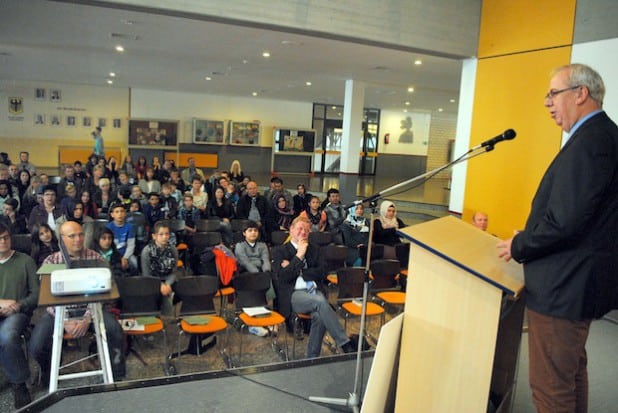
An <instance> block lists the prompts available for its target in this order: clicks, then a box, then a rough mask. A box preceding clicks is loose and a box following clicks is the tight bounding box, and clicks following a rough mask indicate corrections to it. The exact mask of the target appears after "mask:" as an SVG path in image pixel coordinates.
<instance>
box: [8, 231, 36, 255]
mask: <svg viewBox="0 0 618 413" xmlns="http://www.w3.org/2000/svg"><path fill="white" fill-rule="evenodd" d="M11 248H13V249H14V250H15V251H19V252H23V253H24V254H27V255H30V253H31V252H32V237H31V236H30V234H13V235H11Z"/></svg>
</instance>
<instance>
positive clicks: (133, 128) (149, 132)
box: [129, 119, 178, 146]
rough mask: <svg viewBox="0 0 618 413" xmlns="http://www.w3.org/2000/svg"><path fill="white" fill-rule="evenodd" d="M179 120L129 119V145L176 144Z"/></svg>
mask: <svg viewBox="0 0 618 413" xmlns="http://www.w3.org/2000/svg"><path fill="white" fill-rule="evenodd" d="M177 139H178V121H175V120H154V119H153V120H148V119H130V120H129V145H140V146H150V145H156V146H176V143H177Z"/></svg>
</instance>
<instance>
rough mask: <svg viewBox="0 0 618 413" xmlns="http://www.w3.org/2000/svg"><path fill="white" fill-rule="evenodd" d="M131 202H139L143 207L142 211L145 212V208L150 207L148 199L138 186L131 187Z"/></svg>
mask: <svg viewBox="0 0 618 413" xmlns="http://www.w3.org/2000/svg"><path fill="white" fill-rule="evenodd" d="M131 200H132V201H139V203H140V205H141V210H142V211H143V210H144V207H145V206H146V205H148V198H146V196H145V195H144V194H143V193H142V190H141V189H140V187H139V186H138V185H133V186H132V187H131Z"/></svg>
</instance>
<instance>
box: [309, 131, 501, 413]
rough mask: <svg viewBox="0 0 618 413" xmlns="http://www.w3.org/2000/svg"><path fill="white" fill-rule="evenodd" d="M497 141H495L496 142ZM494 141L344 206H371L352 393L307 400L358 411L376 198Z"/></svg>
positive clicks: (482, 150) (464, 158)
mask: <svg viewBox="0 0 618 413" xmlns="http://www.w3.org/2000/svg"><path fill="white" fill-rule="evenodd" d="M496 143H497V142H496ZM494 146H495V143H490V144H480V145H477V146H475V147H473V148H471V149H469V150H468V151H467V152H466V153H464V154H463V155H461V156H460V157H459V158H457V159H455V160H453V161H450V162H448V163H446V164H444V165H442V166H440V167H438V168H436V169H433V170H431V171H429V172H426V173H424V174H422V175H418V176H415V177H414V178H411V179H408V180H407V181H403V182H401V183H398V184H395V185H393V186H391V187H388V188H386V189H384V190H382V191H380V192H377V193H375V194H373V195H371V196H369V197H368V198H365V199H363V200H360V201H356V202H353V203H351V204H350V205H347V206H345V207H344V209H345V210H347V209H349V208H351V207H353V206H355V205H359V204H365V203H368V204H369V205H370V206H371V214H370V221H369V240H368V242H367V261H366V262H365V280H364V282H363V297H362V305H361V319H360V328H359V333H358V347H357V349H356V369H355V373H354V389H353V390H352V393H349V396H348V398H347V399H342V398H333V397H317V396H309V400H311V401H313V402H319V403H326V404H333V405H337V406H347V407H350V408H351V409H352V411H353V412H354V413H359V412H360V409H359V407H360V404H361V403H360V402H361V399H362V398H361V395H360V386H361V377H360V376H361V362H362V351H363V341H364V339H365V313H366V312H367V296H368V294H369V272H370V263H371V249H372V248H373V226H374V224H373V221H374V218H373V217H374V213H375V207H376V205H377V202H378V200H380V199H382V198H383V197H384V196H385V194H387V193H389V192H393V191H395V190H397V189H400V188H404V187H406V186H408V185H411V184H413V183H415V182H417V181H420V180H422V179H426V180H429V179H431V178H433V177H434V176H435V175H437V174H438V173H440V172H442V171H444V170H445V169H448V168H451V167H453V166H455V165H457V164H459V163H461V162H465V161H467V160H469V159H472V158H475V157H477V156H479V155H482V154H484V153H486V152H491V151H492V150H493V149H494Z"/></svg>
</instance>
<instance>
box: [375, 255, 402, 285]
mask: <svg viewBox="0 0 618 413" xmlns="http://www.w3.org/2000/svg"><path fill="white" fill-rule="evenodd" d="M369 269H370V270H371V274H372V275H373V285H372V287H371V288H372V289H373V290H376V289H388V288H397V279H396V278H395V277H396V276H397V275H399V270H400V269H401V264H400V263H399V260H387V259H382V260H375V261H371V264H370V265H369Z"/></svg>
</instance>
